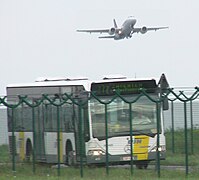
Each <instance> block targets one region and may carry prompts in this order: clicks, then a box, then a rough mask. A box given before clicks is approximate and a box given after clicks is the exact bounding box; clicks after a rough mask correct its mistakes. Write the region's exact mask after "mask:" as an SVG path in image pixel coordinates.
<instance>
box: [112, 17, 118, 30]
mask: <svg viewBox="0 0 199 180" xmlns="http://www.w3.org/2000/svg"><path fill="white" fill-rule="evenodd" d="M113 24H114V28H117V27H118V26H117V23H116V20H115V19H113Z"/></svg>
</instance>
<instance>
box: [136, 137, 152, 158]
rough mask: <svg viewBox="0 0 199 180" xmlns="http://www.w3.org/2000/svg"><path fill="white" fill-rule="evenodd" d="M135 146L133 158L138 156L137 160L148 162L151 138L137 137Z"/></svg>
mask: <svg viewBox="0 0 199 180" xmlns="http://www.w3.org/2000/svg"><path fill="white" fill-rule="evenodd" d="M133 145H134V148H133V154H134V155H133V156H136V159H137V160H147V159H148V146H149V137H148V136H135V139H134V142H133Z"/></svg>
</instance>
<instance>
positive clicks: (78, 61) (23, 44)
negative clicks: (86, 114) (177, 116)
mask: <svg viewBox="0 0 199 180" xmlns="http://www.w3.org/2000/svg"><path fill="white" fill-rule="evenodd" d="M128 16H134V17H135V18H136V19H137V23H136V25H135V27H142V26H147V27H158V26H169V29H166V30H159V31H156V32H147V33H146V34H144V35H143V34H134V35H133V37H132V38H131V39H128V40H127V39H124V40H120V41H114V40H110V39H108V40H107V39H105V40H104V39H103V40H102V39H98V36H100V34H91V35H90V34H87V33H77V32H76V30H77V29H90V28H91V29H92V28H93V29H95V28H97V29H98V28H111V27H112V26H113V18H115V19H116V21H117V23H118V25H121V24H122V23H123V21H124V20H125V19H126V18H127V17H128ZM198 18H199V2H198V1H197V0H189V1H188V0H162V1H160V0H150V1H147V0H139V1H137V0H136V1H135V0H123V1H115V0H108V1H107V0H100V1H95V0H72V1H68V0H0V95H3V94H5V92H6V91H5V90H6V86H7V85H8V84H13V83H23V82H33V81H34V80H35V79H36V78H38V77H43V76H45V77H46V76H49V77H53V76H65V77H67V76H84V77H85V76H86V77H89V79H100V78H102V77H103V75H107V74H123V75H126V76H128V77H135V76H136V77H137V78H142V77H160V75H161V74H162V73H165V74H166V76H167V79H168V81H169V83H170V86H172V87H179V86H181V87H195V86H198V85H199V61H198V60H199V25H198Z"/></svg>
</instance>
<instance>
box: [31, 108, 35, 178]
mask: <svg viewBox="0 0 199 180" xmlns="http://www.w3.org/2000/svg"><path fill="white" fill-rule="evenodd" d="M32 130H33V148H32V168H33V173H34V174H35V149H36V137H35V109H34V107H32Z"/></svg>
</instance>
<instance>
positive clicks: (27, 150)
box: [26, 139, 32, 162]
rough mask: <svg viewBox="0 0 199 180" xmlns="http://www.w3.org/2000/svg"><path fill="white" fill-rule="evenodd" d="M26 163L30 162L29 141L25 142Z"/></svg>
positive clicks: (30, 150) (30, 145)
mask: <svg viewBox="0 0 199 180" xmlns="http://www.w3.org/2000/svg"><path fill="white" fill-rule="evenodd" d="M26 161H28V162H31V161H32V143H31V141H30V139H28V140H27V142H26Z"/></svg>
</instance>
